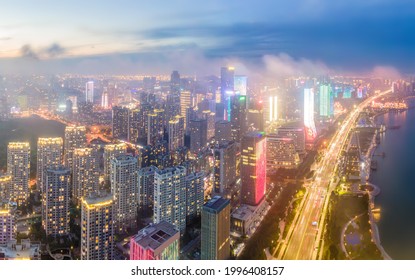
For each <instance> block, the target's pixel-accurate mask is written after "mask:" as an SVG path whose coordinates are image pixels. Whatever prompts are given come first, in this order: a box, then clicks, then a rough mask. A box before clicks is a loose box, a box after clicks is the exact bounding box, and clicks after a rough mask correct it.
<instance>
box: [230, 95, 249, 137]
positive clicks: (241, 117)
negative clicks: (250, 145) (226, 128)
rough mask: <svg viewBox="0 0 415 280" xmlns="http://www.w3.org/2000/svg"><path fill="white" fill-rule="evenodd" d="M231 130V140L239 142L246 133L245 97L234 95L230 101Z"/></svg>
mask: <svg viewBox="0 0 415 280" xmlns="http://www.w3.org/2000/svg"><path fill="white" fill-rule="evenodd" d="M231 104H232V110H231V129H232V140H233V141H236V142H238V143H240V142H241V139H242V136H243V135H244V134H245V132H246V131H247V100H246V96H240V95H235V96H232V99H231Z"/></svg>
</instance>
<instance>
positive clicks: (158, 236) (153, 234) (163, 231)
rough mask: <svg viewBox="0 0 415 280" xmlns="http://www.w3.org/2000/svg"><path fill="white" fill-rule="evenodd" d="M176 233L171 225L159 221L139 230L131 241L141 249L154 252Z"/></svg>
mask: <svg viewBox="0 0 415 280" xmlns="http://www.w3.org/2000/svg"><path fill="white" fill-rule="evenodd" d="M178 233H179V231H178V230H177V229H176V228H175V227H174V226H173V225H172V224H170V223H168V222H166V221H161V222H160V223H158V224H150V225H148V226H146V227H145V228H143V229H141V230H140V231H139V232H138V233H137V234H136V235H135V236H134V237H133V238H132V239H134V241H135V242H136V243H137V244H139V245H140V246H141V247H143V248H145V249H151V250H153V251H155V250H156V249H157V248H159V247H160V246H161V245H163V244H164V243H165V242H166V241H168V240H170V239H171V238H173V237H174V236H175V235H176V234H178Z"/></svg>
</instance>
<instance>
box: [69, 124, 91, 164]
mask: <svg viewBox="0 0 415 280" xmlns="http://www.w3.org/2000/svg"><path fill="white" fill-rule="evenodd" d="M85 147H86V128H85V126H67V127H65V143H64V152H65V154H64V161H65V166H66V167H68V168H69V169H70V170H71V171H72V172H73V153H74V150H75V149H77V148H85Z"/></svg>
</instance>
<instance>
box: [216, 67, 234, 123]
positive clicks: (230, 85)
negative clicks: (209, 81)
mask: <svg viewBox="0 0 415 280" xmlns="http://www.w3.org/2000/svg"><path fill="white" fill-rule="evenodd" d="M234 76H235V68H234V67H222V68H221V70H220V99H221V103H222V105H223V108H224V115H223V119H225V120H228V121H229V120H230V119H231V106H230V103H231V102H230V97H231V96H232V95H234ZM216 113H217V114H219V115H220V116H221V115H222V114H221V112H216Z"/></svg>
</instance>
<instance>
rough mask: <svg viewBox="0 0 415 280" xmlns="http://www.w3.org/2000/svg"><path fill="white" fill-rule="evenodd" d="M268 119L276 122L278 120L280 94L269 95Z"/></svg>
mask: <svg viewBox="0 0 415 280" xmlns="http://www.w3.org/2000/svg"><path fill="white" fill-rule="evenodd" d="M267 107H268V121H269V122H270V123H271V122H275V121H278V96H270V97H268V104H267Z"/></svg>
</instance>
